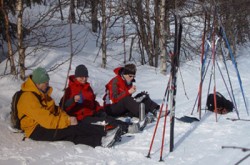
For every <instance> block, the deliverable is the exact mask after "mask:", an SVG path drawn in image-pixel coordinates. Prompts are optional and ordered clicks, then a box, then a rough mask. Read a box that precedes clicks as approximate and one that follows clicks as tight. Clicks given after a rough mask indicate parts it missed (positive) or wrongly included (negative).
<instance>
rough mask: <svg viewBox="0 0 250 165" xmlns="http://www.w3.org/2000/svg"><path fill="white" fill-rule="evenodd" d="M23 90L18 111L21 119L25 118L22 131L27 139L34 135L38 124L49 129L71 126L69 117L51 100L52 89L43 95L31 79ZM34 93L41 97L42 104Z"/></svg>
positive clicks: (26, 82) (22, 87) (25, 83)
mask: <svg viewBox="0 0 250 165" xmlns="http://www.w3.org/2000/svg"><path fill="white" fill-rule="evenodd" d="M21 89H22V90H23V91H24V92H23V93H22V95H21V97H20V99H19V101H18V104H17V109H18V117H19V119H21V118H22V117H23V116H24V117H23V119H22V120H21V129H22V130H23V131H24V133H25V136H26V137H29V136H30V135H31V134H32V132H33V131H34V129H35V127H36V126H37V125H38V124H40V126H42V127H44V128H47V129H56V128H58V129H62V128H66V127H68V126H69V125H70V118H69V116H68V115H67V114H66V113H65V112H64V111H63V110H61V109H60V108H59V107H57V106H56V105H55V101H54V100H53V99H52V98H51V93H52V91H53V89H52V87H49V90H48V92H47V93H43V92H41V91H40V90H39V89H38V88H37V87H36V85H35V84H34V82H33V81H32V79H31V77H29V78H28V79H27V80H26V81H25V82H24V83H23V84H22V86H21ZM32 92H35V93H37V94H38V95H40V97H41V100H42V104H41V103H40V101H39V99H38V98H37V96H35V94H34V93H32Z"/></svg>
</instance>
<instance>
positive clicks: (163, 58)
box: [159, 0, 167, 75]
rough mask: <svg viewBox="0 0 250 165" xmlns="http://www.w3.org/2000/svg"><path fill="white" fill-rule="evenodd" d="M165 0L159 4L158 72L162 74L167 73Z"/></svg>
mask: <svg viewBox="0 0 250 165" xmlns="http://www.w3.org/2000/svg"><path fill="white" fill-rule="evenodd" d="M165 4H166V0H161V4H160V30H159V32H160V35H159V43H160V44H159V45H160V46H159V49H160V50H161V52H160V53H161V55H160V56H161V66H160V70H161V73H162V74H164V75H165V74H166V72H167V57H166V56H167V53H166V20H165V18H166V17H165V13H166V12H165V10H166V7H165Z"/></svg>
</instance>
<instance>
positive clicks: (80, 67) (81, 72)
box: [75, 65, 89, 77]
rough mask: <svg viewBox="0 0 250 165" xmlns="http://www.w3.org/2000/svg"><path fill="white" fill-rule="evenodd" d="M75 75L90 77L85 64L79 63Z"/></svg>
mask: <svg viewBox="0 0 250 165" xmlns="http://www.w3.org/2000/svg"><path fill="white" fill-rule="evenodd" d="M75 77H89V73H88V69H87V68H86V66H85V65H78V66H77V67H76V70H75Z"/></svg>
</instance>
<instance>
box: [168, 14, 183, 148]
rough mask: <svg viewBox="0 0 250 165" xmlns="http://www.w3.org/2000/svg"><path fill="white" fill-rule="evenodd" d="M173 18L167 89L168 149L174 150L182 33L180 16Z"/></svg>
mask: <svg viewBox="0 0 250 165" xmlns="http://www.w3.org/2000/svg"><path fill="white" fill-rule="evenodd" d="M174 19H175V41H174V55H173V57H172V59H171V81H170V89H169V104H168V105H169V107H170V108H169V110H170V146H169V151H170V152H172V151H173V150H174V123H175V103H176V101H175V98H176V93H177V72H178V68H179V63H180V62H179V57H180V47H181V33H182V24H181V18H177V16H176V15H174Z"/></svg>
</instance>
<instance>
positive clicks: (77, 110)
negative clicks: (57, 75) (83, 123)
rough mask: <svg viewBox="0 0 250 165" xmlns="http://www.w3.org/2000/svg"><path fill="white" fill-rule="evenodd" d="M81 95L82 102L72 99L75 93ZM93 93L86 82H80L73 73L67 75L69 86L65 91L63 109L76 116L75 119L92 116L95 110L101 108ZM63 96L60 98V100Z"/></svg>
mask: <svg viewBox="0 0 250 165" xmlns="http://www.w3.org/2000/svg"><path fill="white" fill-rule="evenodd" d="M80 94H82V96H83V102H82V103H77V102H75V101H74V96H75V95H80ZM95 99H96V97H95V94H94V92H93V89H92V88H91V86H90V84H89V83H88V82H87V83H85V84H81V83H80V82H78V81H77V80H76V79H75V76H74V75H71V76H70V77H69V86H68V88H67V89H66V91H65V98H64V110H65V111H66V112H67V113H68V114H69V115H71V116H76V118H77V120H78V121H79V120H82V119H84V118H85V117H87V116H93V115H94V113H95V112H97V111H99V110H101V109H102V107H101V106H100V104H99V103H98V102H97V101H96V100H95ZM62 101H63V98H62V99H61V102H62Z"/></svg>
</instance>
